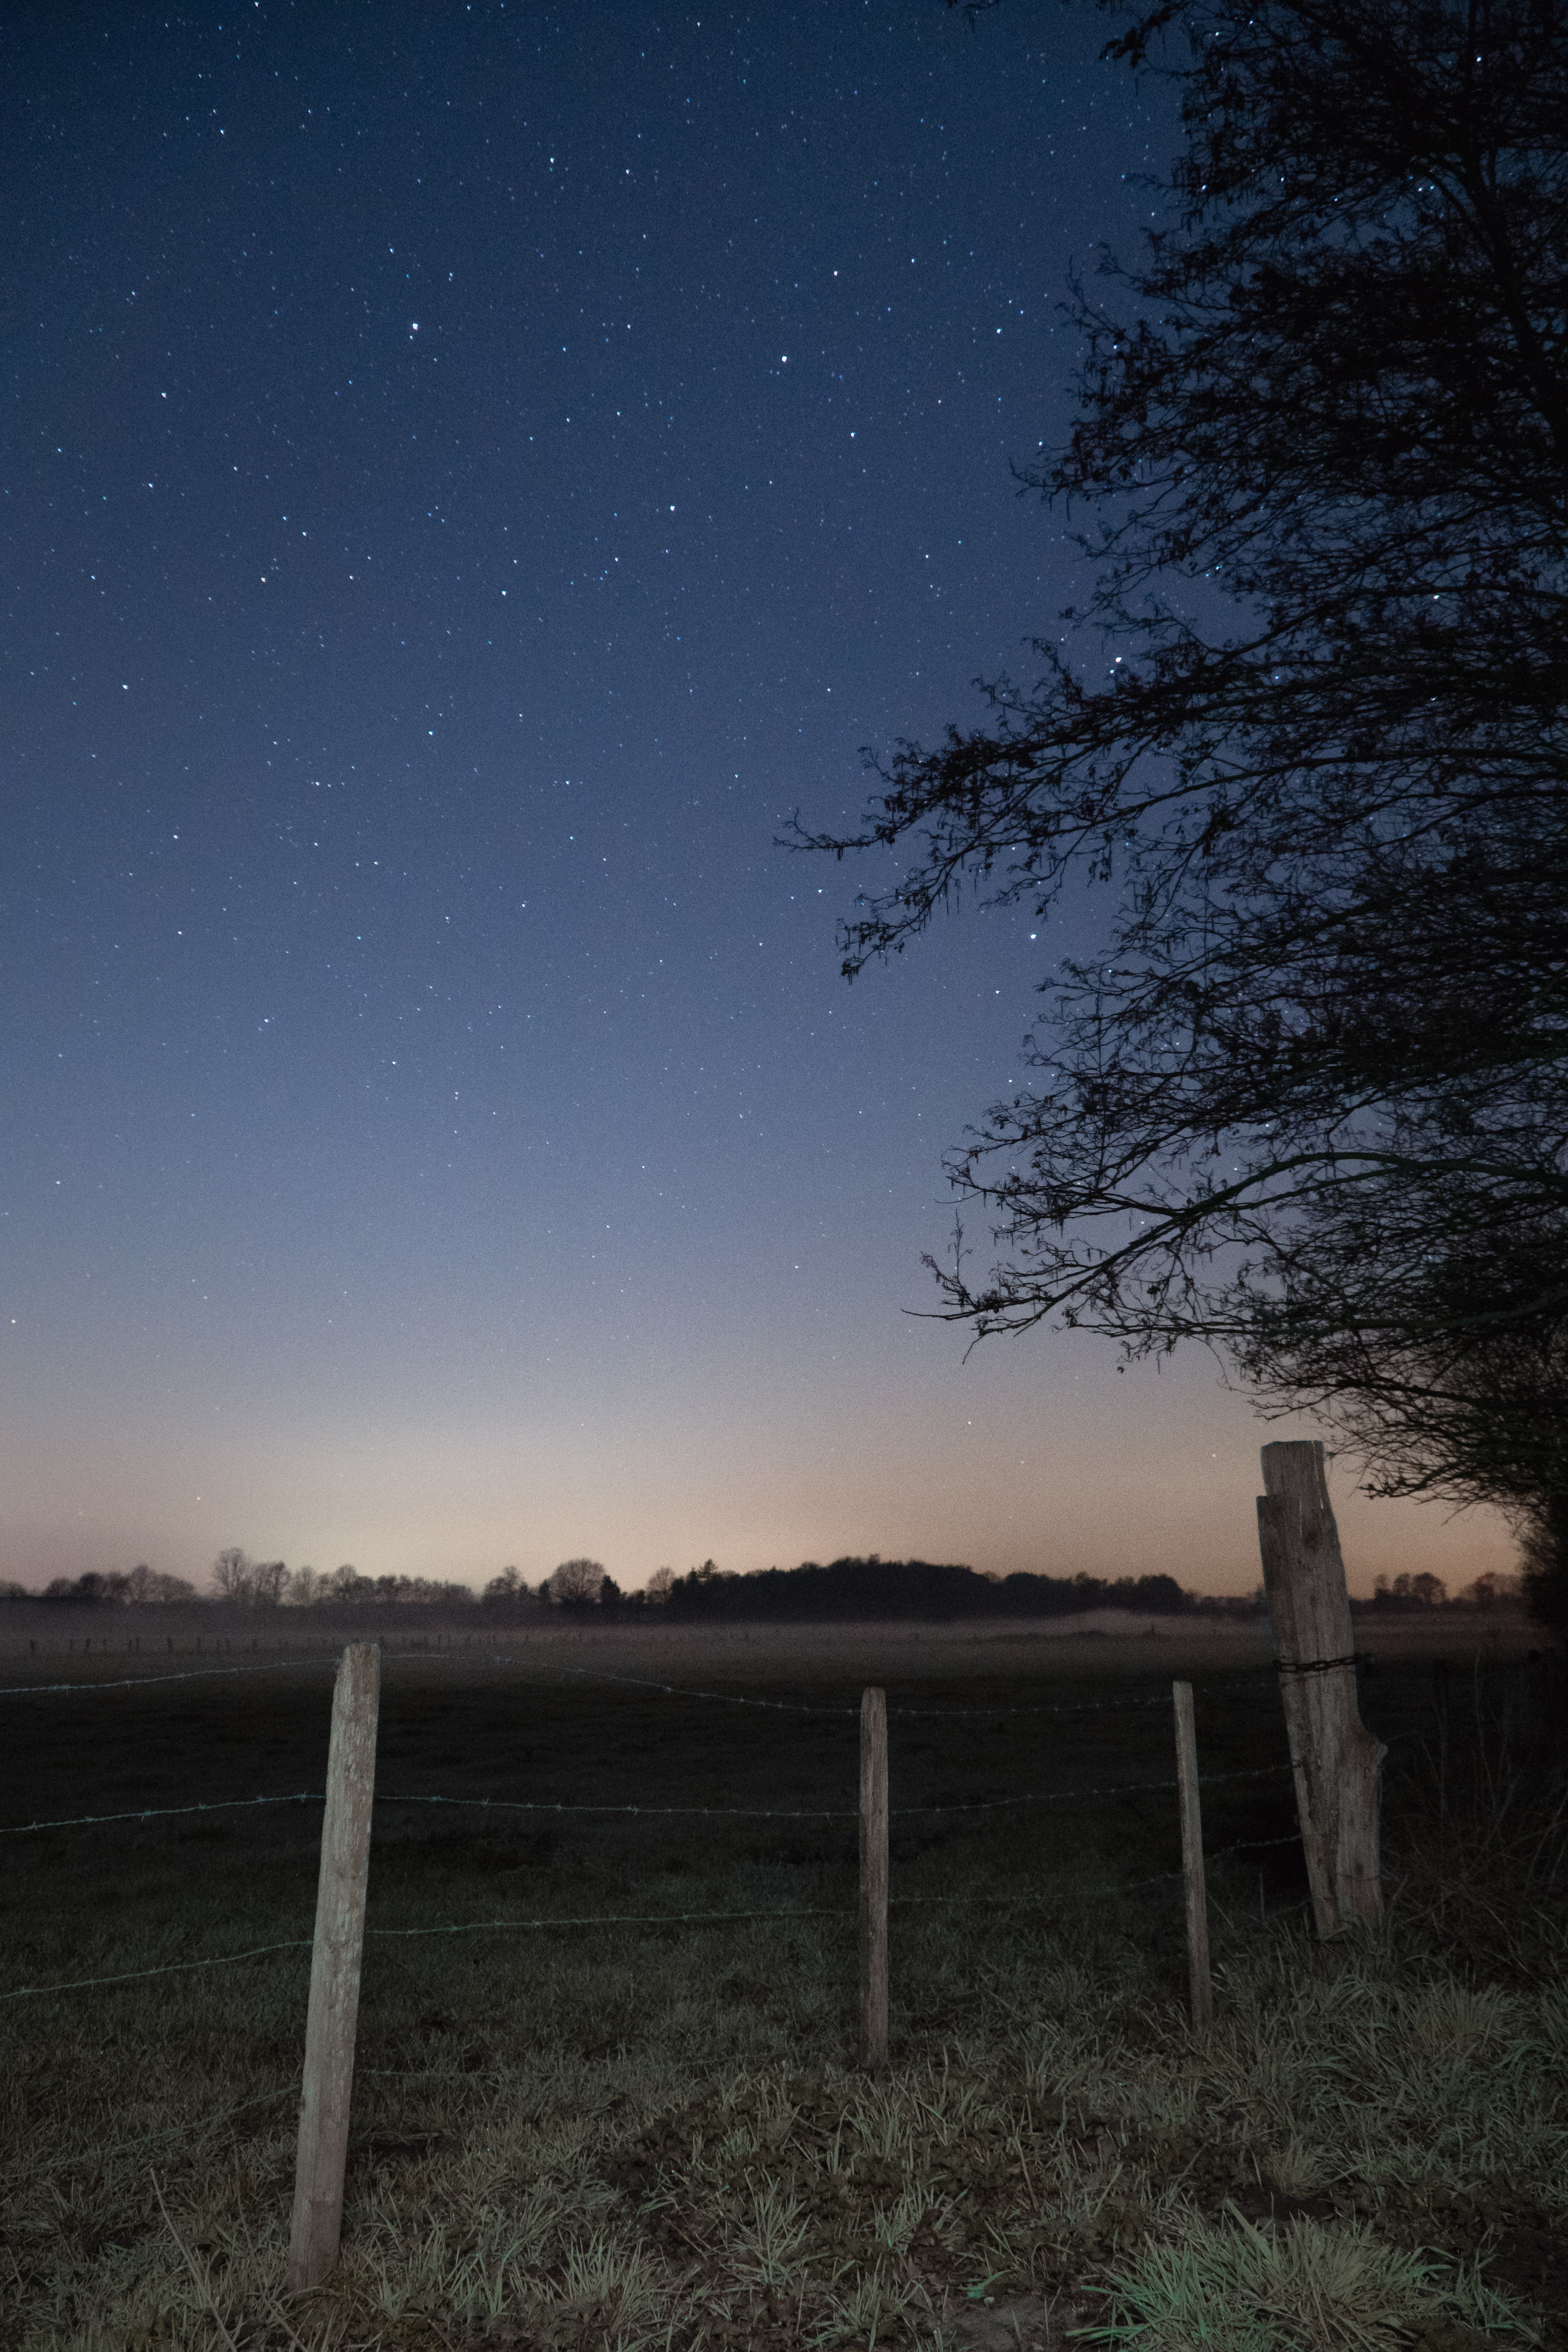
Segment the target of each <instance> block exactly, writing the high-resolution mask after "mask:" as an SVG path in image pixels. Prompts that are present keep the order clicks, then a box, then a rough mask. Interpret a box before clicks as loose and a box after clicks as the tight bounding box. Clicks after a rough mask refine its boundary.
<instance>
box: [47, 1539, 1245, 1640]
mask: <svg viewBox="0 0 1568 2352" xmlns="http://www.w3.org/2000/svg"><path fill="white" fill-rule="evenodd" d="M214 1584H215V1586H216V1591H211V1592H208V1593H205V1594H203V1593H198V1591H196V1589H195V1586H194V1585H193V1584H191V1583H189V1582H188V1581H186V1580H185V1579H184V1578H182V1577H174V1576H163V1575H160V1574H156V1573H154V1572H153V1570H151V1569H148V1568H146V1567H141V1568H137V1569H133V1570H130V1571H128V1572H127V1573H124V1574H121V1573H119V1572H113V1571H111V1572H109V1573H105V1574H100V1573H98V1572H95V1571H93V1572H89V1573H88V1574H87V1575H85V1576H79V1577H71V1578H68V1577H57V1578H56V1579H55V1580H54V1581H53V1583H52V1584H50V1585H48V1586H47V1588H46V1590H45V1591H43V1592H41V1593H31V1592H27V1591H25V1589H24V1588H23V1587H22V1586H21V1585H19V1584H12V1583H8V1582H4V1581H0V1599H5V1600H16V1601H21V1600H28V1601H52V1602H64V1603H66V1604H68V1605H74V1606H77V1607H80V1606H82V1605H83V1604H87V1605H96V1606H98V1607H104V1606H108V1607H121V1608H124V1607H127V1606H131V1607H136V1606H145V1605H147V1604H149V1603H155V1602H159V1601H162V1602H163V1603H165V1604H167V1603H183V1604H184V1605H186V1606H189V1605H191V1604H192V1603H204V1602H205V1603H212V1602H224V1601H226V1602H227V1603H229V1604H230V1605H231V1606H233V1605H235V1604H237V1605H239V1606H241V1607H248V1608H252V1609H267V1610H274V1609H279V1608H286V1609H288V1610H289V1611H293V1610H297V1609H322V1608H326V1609H330V1610H331V1612H332V1613H333V1614H334V1615H336V1614H337V1613H338V1612H340V1611H342V1610H343V1609H345V1608H346V1609H349V1610H352V1611H359V1610H366V1609H378V1610H384V1609H387V1608H394V1609H410V1608H412V1609H416V1610H419V1611H421V1612H432V1611H442V1612H450V1613H468V1612H472V1613H473V1614H475V1615H478V1616H481V1617H503V1618H512V1617H524V1616H528V1617H539V1616H543V1615H546V1614H550V1613H554V1612H561V1613H563V1614H565V1615H568V1616H572V1617H584V1616H588V1615H592V1616H593V1617H595V1618H596V1619H597V1620H599V1621H600V1622H604V1621H605V1620H606V1619H613V1620H618V1621H621V1622H637V1621H644V1622H646V1621H647V1620H649V1619H651V1618H654V1617H658V1618H661V1619H666V1620H671V1621H677V1622H680V1623H682V1624H732V1623H737V1622H742V1621H744V1622H758V1623H763V1622H766V1623H805V1622H831V1621H833V1620H835V1619H855V1618H900V1619H924V1620H928V1621H933V1622H948V1621H950V1620H952V1619H954V1618H972V1617H1066V1616H1071V1615H1076V1614H1078V1613H1079V1612H1082V1611H1084V1610H1088V1609H1123V1610H1130V1611H1135V1612H1137V1613H1138V1614H1139V1615H1141V1616H1153V1617H1172V1616H1176V1615H1190V1614H1194V1613H1199V1612H1201V1613H1218V1614H1234V1613H1249V1612H1251V1610H1252V1609H1253V1608H1254V1607H1255V1605H1256V1604H1255V1603H1254V1602H1252V1601H1209V1600H1200V1599H1199V1598H1198V1596H1197V1595H1196V1594H1194V1593H1191V1592H1186V1591H1183V1589H1182V1587H1181V1586H1180V1585H1179V1584H1178V1583H1177V1581H1176V1580H1175V1578H1174V1577H1173V1576H1163V1575H1155V1576H1122V1577H1117V1578H1114V1579H1110V1578H1106V1577H1100V1576H1083V1575H1079V1576H1027V1575H1017V1576H1007V1577H994V1576H984V1575H981V1574H980V1573H979V1572H978V1571H977V1570H974V1569H973V1568H966V1567H963V1566H960V1565H957V1564H952V1563H949V1564H946V1565H942V1564H938V1563H936V1562H934V1561H931V1560H925V1559H908V1560H898V1559H881V1558H879V1555H878V1554H877V1553H875V1552H873V1553H872V1554H871V1555H870V1556H869V1557H868V1558H867V1559H858V1558H855V1557H846V1558H844V1559H835V1560H830V1561H829V1562H828V1563H827V1565H826V1567H824V1566H822V1565H821V1564H820V1563H819V1562H818V1561H816V1560H806V1561H805V1562H803V1563H802V1565H801V1566H800V1567H799V1568H790V1569H783V1568H766V1569H758V1570H752V1571H750V1572H748V1573H745V1574H739V1573H735V1572H732V1571H730V1570H721V1569H718V1568H716V1567H715V1566H714V1564H713V1562H712V1561H711V1560H705V1561H704V1562H703V1564H702V1566H701V1567H700V1568H694V1569H692V1570H689V1573H688V1574H687V1575H685V1576H676V1575H674V1574H672V1572H671V1571H670V1570H668V1569H664V1570H660V1571H659V1572H658V1575H657V1576H655V1577H654V1578H653V1579H652V1580H651V1582H650V1583H649V1585H648V1587H647V1590H646V1591H637V1592H623V1591H621V1589H620V1587H619V1586H618V1585H617V1584H616V1580H615V1579H614V1578H613V1577H611V1576H607V1575H606V1574H605V1570H603V1568H602V1567H601V1566H600V1565H599V1563H598V1562H597V1561H596V1560H589V1559H577V1560H569V1561H563V1563H562V1565H561V1567H560V1568H558V1569H557V1570H555V1571H554V1573H553V1575H552V1576H550V1577H547V1578H546V1579H545V1580H544V1581H543V1582H542V1584H540V1585H538V1586H536V1587H531V1586H530V1585H529V1584H527V1583H526V1582H525V1581H524V1580H523V1579H522V1578H521V1576H520V1575H519V1574H518V1571H517V1570H516V1569H507V1570H503V1571H502V1573H501V1574H500V1576H498V1577H493V1578H492V1579H491V1580H490V1581H489V1584H487V1585H486V1586H485V1588H484V1590H483V1591H482V1592H481V1593H479V1594H476V1593H475V1592H474V1591H473V1590H472V1588H471V1587H470V1586H468V1585H466V1584H451V1583H438V1582H437V1581H436V1580H434V1579H430V1578H426V1577H409V1576H361V1575H360V1574H359V1573H358V1572H357V1571H356V1570H353V1569H352V1568H341V1569H338V1570H335V1571H333V1573H331V1575H321V1574H318V1573H317V1572H316V1571H314V1570H310V1569H301V1570H295V1571H293V1572H292V1573H290V1571H289V1570H288V1569H287V1568H286V1567H285V1566H284V1564H283V1562H282V1561H281V1560H252V1559H248V1558H247V1555H246V1554H245V1553H243V1552H240V1551H229V1552H225V1553H220V1554H219V1557H218V1559H217V1562H216V1566H215V1570H214Z"/></svg>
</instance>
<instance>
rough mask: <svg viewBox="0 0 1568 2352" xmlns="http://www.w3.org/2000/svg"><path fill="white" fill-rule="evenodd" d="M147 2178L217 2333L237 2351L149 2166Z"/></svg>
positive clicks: (198, 2266)
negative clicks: (172, 2219)
mask: <svg viewBox="0 0 1568 2352" xmlns="http://www.w3.org/2000/svg"><path fill="white" fill-rule="evenodd" d="M147 2178H148V2179H149V2180H150V2181H151V2182H152V2184H153V2196H154V2197H155V2198H156V2199H157V2200H158V2210H159V2212H160V2213H162V2215H163V2220H164V2222H165V2224H166V2225H167V2228H168V2231H169V2235H170V2237H171V2238H173V2240H174V2243H175V2245H176V2246H178V2248H179V2250H180V2252H181V2253H182V2254H184V2258H185V2263H186V2267H187V2268H188V2269H189V2271H190V2273H191V2276H192V2277H193V2278H194V2279H195V2283H196V2285H197V2288H198V2289H199V2291H200V2293H201V2295H202V2298H203V2300H204V2302H205V2305H206V2307H207V2309H208V2311H209V2312H210V2313H211V2315H212V2316H213V2319H214V2320H215V2321H216V2326H217V2332H218V2334H219V2335H220V2336H222V2337H223V2340H224V2342H225V2343H226V2345H227V2346H228V2352H239V2347H238V2346H237V2344H236V2342H235V2340H234V2338H233V2336H231V2335H230V2334H229V2332H228V2330H227V2328H226V2326H224V2324H223V2314H222V2313H221V2312H220V2311H219V2309H218V2307H217V2305H216V2303H215V2302H214V2300H213V2291H212V2282H211V2280H210V2279H209V2278H208V2277H207V2274H206V2273H205V2271H204V2270H203V2268H202V2266H201V2264H200V2263H198V2262H197V2260H196V2258H195V2254H193V2253H192V2252H191V2250H190V2248H189V2246H187V2245H186V2243H185V2242H184V2238H182V2237H181V2235H180V2233H179V2231H178V2230H176V2229H175V2227H174V2222H173V2221H171V2220H170V2217H169V2209H168V2207H167V2206H166V2205H165V2204H164V2202H163V2190H162V2189H160V2188H159V2186H158V2176H157V2174H156V2173H155V2172H153V2170H152V2169H151V2168H149V2170H148V2174H147Z"/></svg>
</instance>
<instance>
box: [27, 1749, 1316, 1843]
mask: <svg viewBox="0 0 1568 2352" xmlns="http://www.w3.org/2000/svg"><path fill="white" fill-rule="evenodd" d="M1290 1769H1291V1768H1290V1766H1289V1763H1284V1764H1261V1765H1258V1766H1255V1767H1251V1768H1248V1769H1247V1770H1245V1771H1237V1772H1205V1773H1203V1774H1201V1775H1200V1776H1199V1778H1200V1784H1201V1786H1203V1787H1204V1788H1205V1789H1207V1788H1213V1787H1215V1786H1217V1785H1218V1784H1219V1783H1220V1782H1222V1781H1226V1780H1268V1779H1272V1778H1279V1779H1283V1777H1284V1776H1285V1774H1286V1773H1288V1772H1289V1770H1290ZM1175 1786H1176V1783H1175V1781H1174V1780H1117V1781H1112V1782H1110V1783H1109V1784H1108V1785H1107V1786H1105V1787H1103V1788H1099V1789H1050V1790H1037V1791H1033V1792H1030V1793H1027V1794H1026V1795H1023V1796H1019V1797H982V1798H978V1799H976V1800H974V1801H962V1802H959V1803H954V1804H947V1805H894V1806H893V1807H891V1809H890V1813H889V1818H891V1819H900V1818H901V1817H903V1816H906V1815H908V1814H911V1813H921V1814H926V1813H981V1812H993V1811H998V1810H1000V1809H1001V1808H1003V1807H1005V1806H1009V1805H1061V1804H1067V1803H1068V1802H1069V1801H1071V1802H1076V1801H1079V1800H1080V1799H1084V1798H1092V1797H1121V1796H1135V1795H1141V1794H1144V1793H1146V1792H1148V1791H1150V1790H1171V1789H1173V1788H1174V1787H1175ZM325 1801H326V1798H325V1793H324V1791H323V1790H320V1789H301V1790H296V1791H293V1792H291V1793H290V1794H289V1795H287V1796H280V1797H222V1798H217V1799H215V1800H212V1801H208V1802H205V1803H201V1804H192V1805H133V1806H132V1807H131V1808H130V1809H129V1810H128V1811H125V1812H122V1813H70V1814H66V1815H62V1816H61V1818H60V1819H58V1820H57V1821H47V1822H5V1823H0V1837H27V1836H30V1835H32V1834H33V1832H36V1831H45V1830H74V1829H88V1828H93V1827H97V1826H100V1825H101V1824H103V1823H106V1822H155V1821H168V1820H172V1819H174V1818H175V1817H176V1816H178V1815H181V1814H184V1813H232V1812H244V1811H248V1810H250V1809H252V1808H254V1807H256V1806H258V1805H320V1804H324V1803H325ZM375 1802H376V1803H377V1804H378V1805H451V1806H454V1807H458V1808H463V1809H470V1810H473V1811H480V1812H497V1813H609V1814H617V1815H630V1816H634V1817H646V1818H647V1819H649V1820H659V1819H668V1818H671V1817H675V1818H690V1819H697V1820H702V1821H742V1822H852V1821H856V1820H858V1811H857V1809H856V1807H854V1806H853V1805H834V1806H829V1805H813V1806H798V1807H789V1806H779V1805H768V1806H757V1805H584V1804H576V1803H573V1802H569V1801H559V1802H557V1801H551V1800H549V1799H545V1798H522V1797H447V1796H429V1797H405V1796H396V1795H394V1794H392V1793H391V1792H390V1791H385V1792H384V1791H381V1790H378V1791H377V1792H376V1796H375Z"/></svg>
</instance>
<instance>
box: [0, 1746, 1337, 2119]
mask: <svg viewBox="0 0 1568 2352" xmlns="http://www.w3.org/2000/svg"><path fill="white" fill-rule="evenodd" d="M1220 1777H1222V1778H1229V1779H1236V1778H1238V1777H1239V1776H1238V1775H1237V1774H1228V1775H1222V1776H1220ZM1160 1785H1162V1786H1165V1787H1174V1785H1175V1783H1174V1782H1173V1781H1172V1782H1166V1783H1162V1784H1160ZM1299 1844H1300V1832H1294V1831H1293V1832H1291V1834H1290V1835H1289V1837H1279V1838H1241V1839H1238V1840H1237V1842H1236V1843H1233V1844H1231V1845H1227V1846H1221V1847H1220V1849H1219V1850H1218V1852H1217V1853H1211V1854H1210V1855H1209V1856H1208V1857H1207V1859H1208V1861H1209V1862H1210V1863H1211V1864H1212V1863H1217V1862H1224V1861H1226V1860H1227V1859H1228V1858H1229V1856H1230V1855H1231V1854H1233V1853H1249V1852H1251V1851H1253V1850H1254V1849H1255V1848H1257V1847H1260V1846H1278V1845H1299ZM1182 1876H1183V1873H1182V1872H1181V1871H1179V1870H1157V1871H1153V1872H1151V1873H1150V1874H1149V1875H1148V1876H1147V1877H1144V1878H1118V1879H1107V1880H1105V1881H1104V1882H1103V1883H1102V1884H1101V1885H1098V1886H1080V1885H1076V1884H1074V1885H1070V1886H1068V1888H1066V1889H1065V1890H1064V1891H1063V1892H1062V1893H1060V1894H1057V1895H1002V1896H1000V1897H997V1898H995V1900H994V1905H993V1908H1000V1909H1002V1910H1004V1911H1054V1910H1056V1909H1058V1908H1059V1906H1061V1905H1062V1904H1063V1903H1065V1902H1068V1901H1072V1902H1082V1901H1083V1900H1084V1899H1085V1898H1086V1897H1087V1896H1090V1895H1131V1894H1133V1893H1136V1892H1138V1891H1139V1890H1141V1889H1142V1888H1143V1887H1145V1886H1165V1885H1174V1884H1175V1883H1176V1882H1177V1881H1178V1880H1179V1879H1181V1877H1182ZM888 1902H889V1909H898V1910H923V1911H940V1910H949V1909H952V1908H954V1907H956V1906H960V1905H962V1906H966V1907H967V1906H971V1905H973V1895H889V1898H888ZM854 1916H855V1906H853V1905H852V1904H844V1905H837V1906H826V1907H822V1908H807V1909H805V1910H787V1911H649V1912H599V1913H594V1914H592V1915H585V1916H583V1917H580V1918H578V1917H572V1918H548V1919H472V1920H458V1921H456V1922H454V1923H451V1924H447V1925H444V1926H441V1927H367V1928H366V1929H365V1934H366V1936H367V1937H369V1936H383V1937H395V1938H396V1937H402V1938H407V1937H416V1936H475V1935H481V1934H485V1933H488V1932H489V1931H490V1930H492V1929H493V1930H502V1929H505V1930H512V1931H515V1930H521V1929H537V1928H546V1927H690V1926H700V1925H705V1924H709V1923H715V1924H716V1923H719V1922H721V1921H724V1920H735V1919H850V1918H853V1917H854ZM312 1941H313V1938H312V1937H310V1936H299V1937H293V1938H292V1939H291V1940H289V1942H286V1943H280V1944H253V1945H251V1946H249V1947H248V1948H247V1949H246V1950H245V1951H243V1952H219V1953H217V1954H216V1955H214V1956H213V1957H212V1958H208V1959H202V1960H170V1961H166V1962H164V1963H163V1965H162V1966H160V1967H158V1968H153V1969H124V1970H122V1971H121V1972H120V1973H119V1974H117V1975H114V1976H107V1977H72V1978H70V1979H68V1980H67V1981H66V1982H65V1983H63V1984H48V1985H18V1986H16V1987H15V1988H14V1989H13V1990H10V1991H8V1992H0V2000H29V1999H32V1998H34V1997H35V1996H37V1995H41V1994H45V1993H52V1992H86V1991H89V1990H92V1989H93V1988H94V1987H96V1986H99V1985H119V1984H135V1983H138V1982H140V1981H142V1979H145V1978H148V1977H165V1976H179V1975H182V1974H188V1973H189V1972H190V1971H191V1970H192V1969H222V1968H230V1967H232V1966H234V1965H235V1964H236V1963H237V1962H238V1961H241V1960H258V1959H264V1958H267V1956H268V1954H269V1953H272V1952H300V1951H309V1950H310V1947H311V1943H312ZM410 2071H412V2072H414V2073H427V2072H429V2071H430V2070H429V2069H427V2068H424V2069H422V2068H414V2069H412V2070H410V2069H408V2068H405V2067H394V2066H379V2067H378V2066H372V2067H366V2068H365V2069H363V2072H365V2073H367V2074H405V2073H408V2072H410ZM453 2079H454V2081H456V2080H461V2081H463V2082H473V2081H476V2080H479V2079H480V2077H479V2076H477V2075H474V2074H463V2075H461V2076H460V2077H458V2076H454V2077H453ZM280 2095H281V2094H280V2093H279V2092H268V2093H267V2094H266V2097H268V2098H276V2097H279V2096H280ZM262 2104H263V2102H262V2100H260V2099H255V2100H250V2101H248V2102H247V2105H252V2106H259V2105H262ZM229 2112H230V2113H232V2114H236V2115H237V2114H239V2113H240V2112H241V2110H240V2109H239V2108H234V2109H231V2110H230V2111H229ZM216 2120H217V2121H220V2122H221V2121H222V2120H224V2118H223V2117H221V2116H220V2117H218V2118H216ZM146 2137H149V2138H151V2137H153V2134H152V2133H149V2134H147V2135H146ZM126 2145H127V2146H128V2147H137V2146H139V2145H140V2142H138V2141H128V2142H127V2143H126Z"/></svg>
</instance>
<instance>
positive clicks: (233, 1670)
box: [0, 1650, 421, 1698]
mask: <svg viewBox="0 0 1568 2352" xmlns="http://www.w3.org/2000/svg"><path fill="white" fill-rule="evenodd" d="M406 1654H407V1655H408V1656H410V1657H417V1656H419V1655H421V1653H420V1652H418V1651H416V1650H415V1651H409V1652H407V1653H406ZM341 1656H342V1651H341V1650H332V1651H331V1652H327V1653H324V1654H321V1655H320V1656H317V1657H303V1658H268V1659H265V1660H264V1661H263V1662H262V1663H261V1664H259V1665H254V1666H193V1667H192V1668H191V1669H190V1671H189V1673H186V1674H177V1675H117V1676H115V1677H114V1679H113V1680H111V1681H109V1682H96V1683H9V1684H7V1685H5V1687H4V1688H0V1698H41V1697H45V1696H50V1695H52V1694H53V1693H56V1692H58V1691H112V1690H141V1689H142V1688H144V1687H147V1688H150V1687H151V1686H152V1685H153V1684H154V1683H201V1682H211V1681H212V1680H214V1679H215V1678H216V1677H217V1676H221V1675H275V1674H278V1673H279V1672H281V1671H282V1670H283V1669H284V1668H285V1667H288V1666H335V1665H336V1664H337V1663H338V1661H339V1659H340V1657H341Z"/></svg>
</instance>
